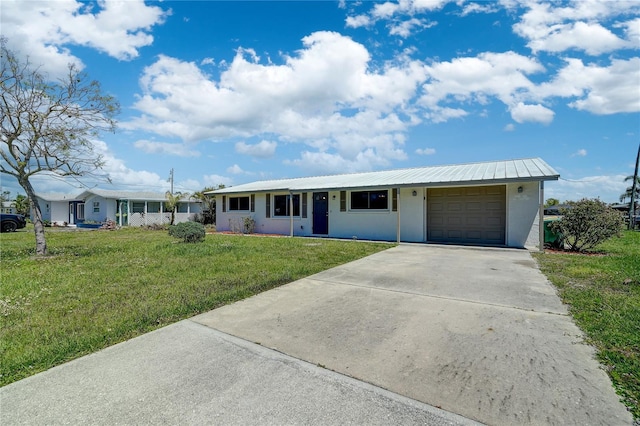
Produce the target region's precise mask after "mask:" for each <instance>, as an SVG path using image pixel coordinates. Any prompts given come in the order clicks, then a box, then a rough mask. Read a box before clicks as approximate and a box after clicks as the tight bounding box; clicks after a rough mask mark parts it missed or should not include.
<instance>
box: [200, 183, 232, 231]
mask: <svg viewBox="0 0 640 426" xmlns="http://www.w3.org/2000/svg"><path fill="white" fill-rule="evenodd" d="M222 188H224V185H218V187H217V188H214V187H212V186H208V187H206V188H204V189H203V190H202V191H198V192H196V193H195V194H193V197H194V198H197V199H199V200H201V201H202V223H203V224H205V225H209V224H215V223H216V197H215V196H213V195H207V194H205V193H206V192H209V191H215V190H216V189H222Z"/></svg>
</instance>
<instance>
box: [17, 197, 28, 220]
mask: <svg viewBox="0 0 640 426" xmlns="http://www.w3.org/2000/svg"><path fill="white" fill-rule="evenodd" d="M13 204H14V205H15V207H16V212H18V214H21V215H23V216H29V199H28V198H27V197H25V196H24V195H22V194H18V195H16V201H15V202H14V203H13Z"/></svg>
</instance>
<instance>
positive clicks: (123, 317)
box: [0, 227, 391, 385]
mask: <svg viewBox="0 0 640 426" xmlns="http://www.w3.org/2000/svg"><path fill="white" fill-rule="evenodd" d="M32 229H33V228H32V227H30V228H28V231H24V230H23V231H20V232H15V233H8V234H0V272H1V277H0V278H1V286H0V318H1V321H2V327H1V330H0V374H1V376H0V385H6V384H9V383H11V382H14V381H16V380H20V379H22V378H25V377H27V376H30V375H32V374H35V373H37V372H40V371H43V370H46V369H48V368H51V367H53V366H55V365H58V364H61V363H64V362H66V361H69V360H71V359H73V358H77V357H79V356H82V355H85V354H88V353H91V352H94V351H97V350H99V349H102V348H105V347H107V346H109V345H113V344H115V343H118V342H121V341H124V340H126V339H129V338H132V337H135V336H138V335H140V334H142V333H146V332H148V331H151V330H153V329H156V328H158V327H162V326H164V325H167V324H170V323H173V322H176V321H178V320H181V319H184V318H188V317H190V316H193V315H195V314H198V313H201V312H206V311H208V310H211V309H214V308H216V307H219V306H222V305H225V304H228V303H231V302H234V301H237V300H240V299H243V298H246V297H249V296H251V295H254V294H256V293H260V292H262V291H265V290H268V289H271V288H274V287H277V286H279V285H282V284H285V283H288V282H291V281H294V280H296V279H299V278H302V277H305V276H308V275H311V274H314V273H316V272H319V271H322V270H325V269H328V268H330V267H333V266H336V265H339V264H342V263H346V262H348V261H351V260H355V259H358V258H361V257H364V256H367V255H369V254H372V253H375V252H377V251H380V250H384V249H386V248H389V247H391V245H390V244H376V243H363V242H357V241H333V240H315V239H305V238H260V237H251V236H237V235H207V237H206V240H205V242H203V243H198V244H187V243H182V242H179V241H178V240H176V239H174V238H171V237H169V236H168V234H167V232H166V231H147V230H142V229H134V228H128V229H122V230H118V231H90V232H66V231H56V230H51V231H49V230H48V231H47V243H48V246H49V251H50V256H49V257H46V258H36V257H35V256H34V252H35V240H34V236H33V232H32Z"/></svg>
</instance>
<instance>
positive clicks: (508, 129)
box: [504, 123, 516, 132]
mask: <svg viewBox="0 0 640 426" xmlns="http://www.w3.org/2000/svg"><path fill="white" fill-rule="evenodd" d="M515 129H516V126H515V125H514V124H513V123H509V124H507V125H506V126H504V131H505V132H513V131H514V130H515Z"/></svg>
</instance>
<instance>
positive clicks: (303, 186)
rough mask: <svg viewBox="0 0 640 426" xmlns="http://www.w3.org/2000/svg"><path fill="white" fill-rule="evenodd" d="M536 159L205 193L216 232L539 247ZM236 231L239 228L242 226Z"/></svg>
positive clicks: (546, 174)
mask: <svg viewBox="0 0 640 426" xmlns="http://www.w3.org/2000/svg"><path fill="white" fill-rule="evenodd" d="M558 178H559V174H558V173H557V172H556V171H555V170H554V169H553V168H551V167H550V166H549V165H548V164H547V163H545V162H544V161H543V160H541V159H540V158H530V159H521V160H506V161H494V162H485V163H473V164H460V165H450V166H433V167H420V168H412V169H400V170H388V171H381V172H370V173H354V174H344V175H333V176H320V177H307V178H297V179H282V180H272V181H259V182H253V183H248V184H244V185H238V186H235V187H228V188H223V189H218V190H215V191H211V192H209V194H213V195H215V196H216V206H217V207H216V228H217V230H218V231H230V230H234V229H241V224H242V223H245V221H246V220H249V221H250V222H251V219H252V220H253V222H255V231H256V232H258V233H273V234H283V235H290V236H317V237H335V238H357V239H368V240H386V241H399V242H400V241H402V242H437V243H456V244H478V245H490V246H507V247H519V248H522V247H529V248H534V247H535V248H542V242H543V240H544V238H543V237H544V234H543V232H544V229H543V220H542V214H543V206H544V181H548V180H557V179H558ZM239 225H240V226H239Z"/></svg>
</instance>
